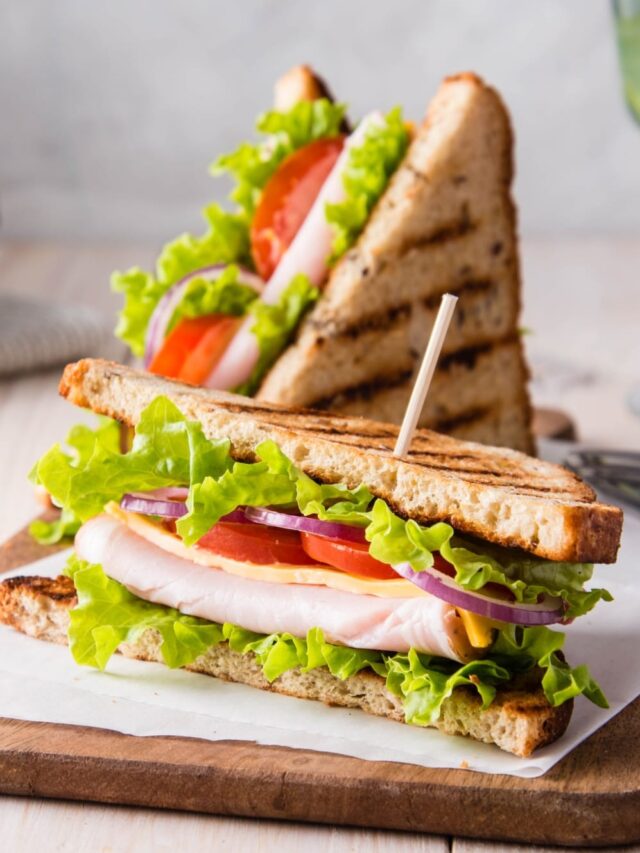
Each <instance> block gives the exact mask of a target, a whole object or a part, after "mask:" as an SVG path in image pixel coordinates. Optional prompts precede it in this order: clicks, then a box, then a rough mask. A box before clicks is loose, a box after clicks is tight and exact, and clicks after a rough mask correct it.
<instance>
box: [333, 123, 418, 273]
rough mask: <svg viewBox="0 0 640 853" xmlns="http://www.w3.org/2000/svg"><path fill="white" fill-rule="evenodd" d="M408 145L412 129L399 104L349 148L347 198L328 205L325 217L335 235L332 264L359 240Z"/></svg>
mask: <svg viewBox="0 0 640 853" xmlns="http://www.w3.org/2000/svg"><path fill="white" fill-rule="evenodd" d="M408 144H409V131H408V129H407V126H406V124H405V123H404V121H403V119H402V111H401V110H400V108H399V107H396V108H395V109H393V110H391V112H389V113H388V114H387V115H386V116H385V117H384V121H383V122H382V123H381V124H372V126H371V127H370V128H369V129H368V131H367V132H366V134H365V139H364V141H363V142H362V144H361V145H358V146H355V147H352V148H351V149H350V151H349V155H348V158H347V164H346V167H345V171H344V175H343V179H342V182H343V185H344V190H345V198H344V199H343V201H341V202H339V203H337V204H328V205H327V207H326V219H327V222H328V223H329V225H331V227H332V229H333V231H334V234H335V236H334V239H333V245H332V249H331V257H330V262H331V263H335V262H336V261H337V260H338V259H339V258H340V257H342V255H344V253H345V252H346V251H347V250H348V249H350V248H351V246H353V244H354V243H355V242H356V240H357V238H358V236H359V234H360V232H361V231H362V229H363V228H364V226H365V224H366V222H367V220H368V219H369V216H370V214H371V211H372V210H373V208H374V206H375V204H376V202H377V201H378V199H379V198H380V196H381V195H382V193H383V192H384V190H385V189H386V186H387V184H388V182H389V178H390V177H391V175H392V174H393V173H394V172H395V171H396V169H397V168H398V165H399V163H400V161H401V160H402V158H403V157H404V155H405V153H406V150H407V146H408Z"/></svg>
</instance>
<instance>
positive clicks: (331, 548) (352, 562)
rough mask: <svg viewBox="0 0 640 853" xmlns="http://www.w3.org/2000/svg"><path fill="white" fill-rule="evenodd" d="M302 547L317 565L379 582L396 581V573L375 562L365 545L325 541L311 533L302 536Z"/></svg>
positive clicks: (388, 567) (383, 564) (397, 576)
mask: <svg viewBox="0 0 640 853" xmlns="http://www.w3.org/2000/svg"><path fill="white" fill-rule="evenodd" d="M302 547H303V548H304V550H305V551H306V552H307V554H308V555H309V556H310V557H313V559H314V560H317V561H318V562H319V563H326V564H327V565H328V566H333V568H334V569H340V571H343V572H347V573H348V574H350V575H360V576H361V577H365V578H378V579H379V580H392V579H394V578H395V579H396V580H397V579H398V578H399V577H400V576H399V575H398V573H397V572H394V570H393V569H392V568H391V566H388V565H387V564H386V563H381V562H380V561H379V560H375V559H374V558H373V557H372V556H371V555H370V554H369V546H368V545H367V544H366V543H360V542H347V541H346V540H344V539H325V538H324V537H322V536H316V535H315V534H313V533H303V534H302Z"/></svg>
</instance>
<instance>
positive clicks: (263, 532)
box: [198, 521, 315, 566]
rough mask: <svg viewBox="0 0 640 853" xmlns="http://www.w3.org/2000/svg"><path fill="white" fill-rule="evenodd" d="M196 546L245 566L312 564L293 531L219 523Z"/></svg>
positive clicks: (312, 560) (256, 525)
mask: <svg viewBox="0 0 640 853" xmlns="http://www.w3.org/2000/svg"><path fill="white" fill-rule="evenodd" d="M198 545H199V546H200V547H201V548H207V549H208V550H209V551H213V552H214V553H216V554H220V555H221V556H222V557H229V558H230V559H232V560H241V561H244V562H247V563H259V564H261V565H266V564H268V563H288V564H290V565H296V566H308V565H311V564H313V563H314V562H315V560H314V559H313V558H312V557H310V556H309V555H308V554H307V553H306V552H305V551H304V549H303V547H302V545H301V543H300V536H299V534H298V533H296V531H294V530H280V529H279V528H277V527H265V526H264V525H262V524H236V523H234V522H230V521H219V522H218V524H216V525H215V526H214V527H212V528H211V530H210V531H209V532H208V533H205V535H204V536H203V537H202V539H200V541H199V542H198Z"/></svg>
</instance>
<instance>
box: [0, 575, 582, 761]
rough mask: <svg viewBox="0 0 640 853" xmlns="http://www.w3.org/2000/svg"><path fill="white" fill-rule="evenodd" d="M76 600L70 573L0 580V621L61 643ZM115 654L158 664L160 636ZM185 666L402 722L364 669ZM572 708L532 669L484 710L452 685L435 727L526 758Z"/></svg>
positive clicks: (221, 662)
mask: <svg viewBox="0 0 640 853" xmlns="http://www.w3.org/2000/svg"><path fill="white" fill-rule="evenodd" d="M75 603H76V597H75V590H74V587H73V581H71V579H70V578H66V577H59V578H57V579H55V580H53V579H50V578H37V577H36V578H30V577H22V578H20V577H18V578H11V579H10V580H6V581H4V582H3V583H0V623H5V624H7V625H11V626H12V627H14V628H16V629H17V630H18V631H22V632H23V633H24V634H28V635H29V636H31V637H36V638H37V639H42V640H48V641H49V642H55V643H66V642H67V627H68V622H69V610H70V609H71V607H73V606H74V605H75ZM119 651H120V653H121V654H123V655H126V656H127V657H130V658H137V659H139V660H147V661H156V662H158V663H162V655H161V653H160V635H159V634H158V633H157V632H156V631H155V630H153V629H148V630H147V631H145V633H144V634H143V635H142V636H141V637H140V639H139V640H138V641H137V642H136V643H132V644H123V645H122V646H120V649H119ZM186 668H187V669H189V670H192V671H193V672H199V673H202V674H204V675H211V676H215V677H217V678H223V679H225V680H226V681H236V682H239V683H241V684H248V685H250V686H252V687H258V688H260V689H261V690H272V691H274V692H276V693H284V694H286V695H288V696H295V697H298V698H300V699H316V700H319V701H321V702H325V703H326V704H327V705H337V706H342V707H345V708H359V709H361V710H363V711H366V712H367V713H369V714H376V715H377V716H380V717H389V718H390V719H392V720H397V721H398V722H402V721H403V720H404V713H403V710H402V706H401V704H400V701H399V699H398V697H396V696H394V695H393V694H392V693H389V692H388V691H387V689H386V686H385V680H384V679H383V678H382V677H381V676H379V675H376V674H375V673H374V672H372V671H370V670H365V671H363V672H359V673H357V674H356V675H352V676H351V677H350V678H347V679H346V680H345V681H340V680H339V679H338V678H335V677H334V676H333V675H331V673H330V672H329V670H328V669H326V668H324V667H323V668H320V669H315V670H312V671H311V672H306V673H305V672H301V671H300V670H299V669H296V670H291V671H290V672H286V673H284V675H282V676H280V678H278V679H276V681H274V682H273V683H272V684H270V683H269V682H268V681H267V680H266V678H265V677H264V675H263V674H262V670H261V668H260V667H259V666H258V665H257V663H256V661H255V658H254V657H253V656H252V655H243V654H241V653H240V652H235V651H233V650H232V649H230V648H229V646H228V644H226V643H223V644H221V645H219V646H215V647H214V648H212V649H210V650H209V651H207V652H206V653H205V654H204V655H201V656H200V657H199V658H197V660H196V661H195V662H194V663H192V664H190V665H189V666H187V667H186ZM572 706H573V703H572V702H567V703H565V704H564V705H561V706H560V707H559V708H553V707H552V706H551V705H550V704H549V703H548V701H547V699H546V698H545V696H544V693H543V692H542V689H541V688H540V678H539V675H538V674H536V673H533V674H532V675H531V676H530V677H529V678H527V679H524V680H522V681H520V682H518V683H517V684H515V683H514V684H512V685H510V686H508V687H505V688H502V689H500V690H499V691H498V693H497V695H496V698H495V700H494V702H493V703H492V704H491V705H490V706H489V707H488V708H486V709H484V710H483V709H482V707H481V702H480V699H479V698H478V696H477V695H476V693H475V691H471V690H467V689H466V688H458V689H457V690H455V691H454V693H453V695H452V696H450V697H449V698H448V699H446V700H445V702H444V705H443V709H442V716H441V718H440V719H439V720H438V722H437V723H436V727H437V728H438V729H440V730H441V731H443V732H445V733H446V734H450V735H467V736H469V737H472V738H475V739H476V740H481V741H484V742H485V743H495V744H496V745H497V746H499V747H500V748H501V749H504V750H506V751H507V752H512V753H514V754H515V755H520V756H528V755H531V753H532V752H533V751H534V750H535V749H537V748H538V747H540V746H543V745H545V744H547V743H551V742H552V741H554V740H557V739H558V738H559V737H560V736H561V735H562V734H563V733H564V731H565V730H566V728H567V726H568V724H569V720H570V718H571V711H572Z"/></svg>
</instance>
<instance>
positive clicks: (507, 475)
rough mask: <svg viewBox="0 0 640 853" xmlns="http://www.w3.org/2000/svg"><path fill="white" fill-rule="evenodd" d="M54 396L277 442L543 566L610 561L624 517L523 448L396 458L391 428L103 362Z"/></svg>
mask: <svg viewBox="0 0 640 853" xmlns="http://www.w3.org/2000/svg"><path fill="white" fill-rule="evenodd" d="M60 393H61V394H62V395H63V396H64V397H66V398H67V399H68V400H70V401H71V402H72V403H75V404H76V405H79V406H83V407H85V408H90V409H93V411H95V412H98V413H100V414H104V415H109V416H110V417H112V418H115V419H117V420H118V421H120V422H122V423H125V424H127V425H129V426H135V425H136V424H137V422H138V420H139V418H140V414H141V412H142V410H143V409H144V408H145V407H146V406H147V405H149V403H151V402H152V400H153V399H155V397H157V396H159V395H165V396H167V397H168V398H169V399H171V400H172V401H173V402H174V403H175V404H176V405H177V406H178V408H179V409H180V410H181V411H182V412H183V414H184V415H185V416H186V417H187V418H190V419H192V420H197V421H200V423H201V424H202V427H203V429H204V432H205V434H206V435H207V436H208V437H209V438H220V437H228V438H229V439H230V440H231V442H232V454H233V456H234V457H235V458H237V459H240V460H251V459H253V458H255V457H254V451H255V448H256V446H257V445H258V444H259V443H260V442H261V441H264V440H265V439H273V440H274V441H276V442H277V443H278V444H279V446H280V447H281V448H282V450H283V451H284V453H286V454H287V456H289V458H290V459H292V460H293V462H294V463H295V464H296V465H298V466H299V468H300V469H301V470H303V471H304V472H305V473H307V474H309V475H310V476H312V477H315V478H317V479H319V480H321V481H324V482H345V483H347V484H348V485H349V486H351V487H356V486H357V485H359V484H360V483H364V484H366V485H367V486H368V488H369V489H370V490H371V491H372V493H373V494H374V495H377V496H378V497H381V498H383V499H384V500H386V501H387V502H388V503H389V504H390V506H392V507H393V508H394V509H395V510H396V511H397V512H399V513H400V514H401V515H403V516H405V517H411V518H414V519H415V520H416V521H421V522H426V523H428V522H433V521H436V520H444V521H448V522H450V523H451V524H452V525H453V527H454V528H455V529H456V530H458V531H460V532H463V533H467V534H471V535H474V536H477V537H479V538H481V539H484V540H487V541H488V542H493V543H495V544H497V545H503V546H507V547H514V548H521V549H524V550H525V551H528V552H529V553H531V554H535V555H537V556H540V557H544V558H547V559H549V560H563V561H569V562H596V563H610V562H614V561H615V558H616V552H617V550H618V546H619V542H620V533H621V528H622V512H621V510H619V509H618V508H616V507H612V506H607V505H605V504H601V503H598V502H597V501H596V499H595V495H594V493H593V491H592V489H591V488H590V487H589V486H587V485H586V484H585V483H583V482H582V481H581V480H580V479H579V478H578V477H577V476H576V475H575V474H573V473H571V472H570V471H567V470H566V469H564V468H562V467H560V466H558V465H552V464H550V463H548V462H543V461H541V460H539V459H535V458H533V457H530V456H525V455H524V454H523V453H519V452H518V451H514V450H508V449H506V448H492V447H484V446H482V445H479V444H474V443H471V442H463V441H459V440H456V439H454V438H450V437H449V436H444V435H440V434H438V433H435V432H431V431H429V430H424V429H421V430H417V431H416V434H415V436H414V439H413V442H412V445H411V449H410V452H409V453H408V454H407V456H406V457H404V458H403V459H397V458H395V457H394V456H393V448H394V445H395V441H396V438H397V434H398V427H396V426H394V425H392V424H383V423H378V422H375V421H368V420H364V419H361V418H347V417H340V416H337V415H331V414H328V413H326V412H317V411H310V410H296V409H287V408H284V407H282V406H277V405H273V404H268V403H264V402H259V401H257V400H255V399H248V398H245V397H239V396H237V395H234V394H228V393H225V392H219V391H212V390H208V389H204V388H192V387H190V386H186V385H182V384H180V383H178V382H173V381H171V380H167V379H162V378H160V377H157V376H153V375H150V374H146V373H142V372H139V371H136V370H134V369H132V368H130V367H124V366H122V365H118V364H115V363H113V362H108V361H103V360H100V359H84V360H83V361H79V362H76V363H75V364H70V365H68V366H67V367H66V368H65V371H64V374H63V376H62V379H61V382H60Z"/></svg>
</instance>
